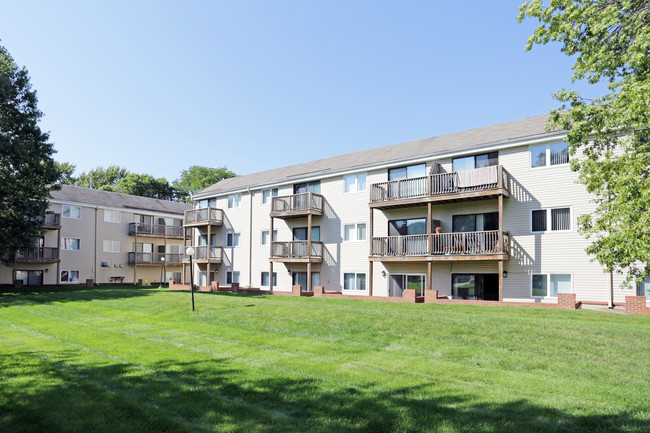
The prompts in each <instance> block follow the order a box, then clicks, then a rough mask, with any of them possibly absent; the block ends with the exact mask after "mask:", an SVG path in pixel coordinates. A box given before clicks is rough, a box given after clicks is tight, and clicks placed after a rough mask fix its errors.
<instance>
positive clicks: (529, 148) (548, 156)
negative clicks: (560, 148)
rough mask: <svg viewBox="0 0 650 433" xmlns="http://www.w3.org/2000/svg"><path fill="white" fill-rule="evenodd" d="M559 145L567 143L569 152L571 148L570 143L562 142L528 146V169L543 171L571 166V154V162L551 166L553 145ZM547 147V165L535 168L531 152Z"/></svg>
mask: <svg viewBox="0 0 650 433" xmlns="http://www.w3.org/2000/svg"><path fill="white" fill-rule="evenodd" d="M558 143H566V145H567V150H568V148H569V143H568V142H566V141H564V140H562V141H554V142H552V143H546V144H531V145H530V146H528V169H529V170H543V169H545V168H552V167H564V166H566V165H569V164H571V155H570V154H569V161H567V162H564V163H562V164H551V145H552V144H558ZM542 146H546V153H545V155H546V163H545V164H544V165H541V166H539V167H533V155H532V154H531V150H532V148H533V147H542Z"/></svg>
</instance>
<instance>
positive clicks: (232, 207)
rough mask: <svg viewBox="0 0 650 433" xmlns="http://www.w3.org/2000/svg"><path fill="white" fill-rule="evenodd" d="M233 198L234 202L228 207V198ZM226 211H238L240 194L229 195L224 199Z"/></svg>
mask: <svg viewBox="0 0 650 433" xmlns="http://www.w3.org/2000/svg"><path fill="white" fill-rule="evenodd" d="M231 197H233V198H234V199H235V202H234V203H233V205H232V206H230V198H231ZM226 200H227V206H228V209H239V208H240V207H241V193H237V194H229V195H228V196H227V197H226Z"/></svg>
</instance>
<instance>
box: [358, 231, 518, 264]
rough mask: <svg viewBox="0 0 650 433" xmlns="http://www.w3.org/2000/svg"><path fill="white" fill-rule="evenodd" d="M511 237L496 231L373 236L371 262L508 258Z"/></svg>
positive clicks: (506, 233)
mask: <svg viewBox="0 0 650 433" xmlns="http://www.w3.org/2000/svg"><path fill="white" fill-rule="evenodd" d="M509 243H510V236H509V234H508V232H503V238H500V236H499V231H498V230H489V231H479V232H460V233H436V234H431V235H407V236H384V237H375V238H372V244H371V251H370V260H372V261H450V260H509V259H510V246H509Z"/></svg>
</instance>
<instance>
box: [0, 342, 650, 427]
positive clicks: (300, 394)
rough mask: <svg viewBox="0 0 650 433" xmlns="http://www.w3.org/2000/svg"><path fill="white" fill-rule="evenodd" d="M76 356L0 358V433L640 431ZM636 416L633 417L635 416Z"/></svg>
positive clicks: (306, 382)
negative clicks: (95, 362)
mask: <svg viewBox="0 0 650 433" xmlns="http://www.w3.org/2000/svg"><path fill="white" fill-rule="evenodd" d="M77 355H78V354H77V353H75V352H74V351H67V352H63V351H62V352H58V353H44V352H38V351H34V352H22V353H16V354H13V355H11V356H9V355H0V373H1V374H0V430H4V431H17V432H26V431H34V432H36V431H39V432H40V431H63V432H65V431H97V432H116V431H120V432H136V431H138V432H140V431H151V432H159V431H168V432H172V431H187V432H189V431H199V432H206V431H232V432H274V431H281V432H296V433H297V432H337V433H338V432H350V433H360V432H423V431H441V432H457V431H467V432H505V433H514V432H558V431H566V432H583V431H584V432H609V433H622V432H647V431H650V421H648V420H647V419H638V418H635V417H634V415H633V414H632V413H628V412H622V413H616V414H607V415H576V414H571V413H568V412H564V411H561V410H558V409H553V408H548V407H542V406H539V405H536V404H533V403H531V402H529V401H526V400H518V401H509V402H504V403H485V402H484V400H482V399H481V396H480V395H478V394H477V395H464V394H460V393H459V394H457V395H449V394H446V395H435V391H433V389H434V388H435V386H434V385H433V384H431V385H423V386H419V387H403V388H400V389H394V390H391V391H389V392H388V391H386V390H385V389H382V388H381V387H379V386H378V387H375V386H373V385H370V386H368V387H366V388H361V387H353V386H348V387H346V386H345V385H341V384H331V383H330V384H327V383H323V382H321V381H318V380H313V379H295V378H290V377H281V376H271V375H269V376H268V377H266V378H262V379H255V380H253V379H246V377H245V376H244V377H242V373H243V372H242V371H241V370H239V369H237V368H236V366H235V365H233V364H232V363H231V362H230V361H228V360H224V359H214V358H213V359H209V360H205V361H201V362H192V363H182V364H177V363H165V362H160V363H156V364H152V365H149V366H147V367H144V368H143V367H142V366H136V365H130V364H106V365H103V366H88V365H85V364H84V365H80V364H78V363H77V361H76V359H77ZM637 416H639V415H638V413H637Z"/></svg>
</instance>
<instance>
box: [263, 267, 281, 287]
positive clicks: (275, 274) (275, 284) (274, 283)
mask: <svg viewBox="0 0 650 433" xmlns="http://www.w3.org/2000/svg"><path fill="white" fill-rule="evenodd" d="M268 273H269V271H261V272H260V287H269V285H268V284H264V274H268ZM270 282H271V278H270V277H269V283H270ZM277 286H278V273H277V272H273V287H277Z"/></svg>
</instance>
